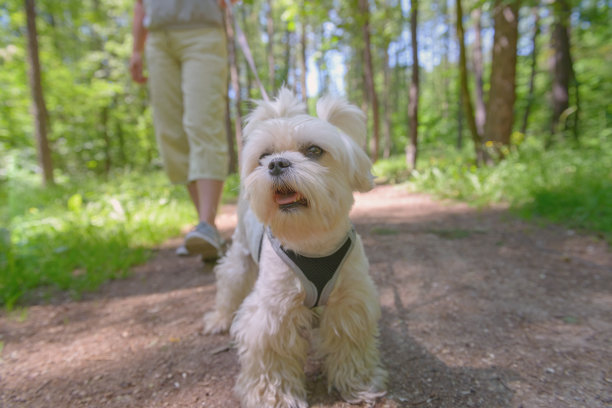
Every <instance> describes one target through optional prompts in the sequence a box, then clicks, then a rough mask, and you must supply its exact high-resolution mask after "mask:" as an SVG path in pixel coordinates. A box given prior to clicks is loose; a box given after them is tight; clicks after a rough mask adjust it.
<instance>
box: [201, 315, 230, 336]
mask: <svg viewBox="0 0 612 408" xmlns="http://www.w3.org/2000/svg"><path fill="white" fill-rule="evenodd" d="M231 324H232V318H231V316H230V317H228V316H224V315H222V314H220V313H219V312H217V311H216V310H215V311H214V312H208V313H206V314H205V315H204V330H203V331H204V334H219V333H225V332H227V331H228V330H229V328H230V325H231Z"/></svg>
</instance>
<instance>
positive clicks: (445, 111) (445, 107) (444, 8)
mask: <svg viewBox="0 0 612 408" xmlns="http://www.w3.org/2000/svg"><path fill="white" fill-rule="evenodd" d="M440 2H441V3H442V5H441V12H442V15H443V16H444V17H443V20H442V21H443V23H444V24H445V25H446V27H447V29H446V30H445V31H444V35H443V43H444V48H443V51H442V52H443V54H442V72H443V84H444V101H443V102H442V116H443V117H444V119H448V117H449V107H450V94H451V92H450V80H449V76H450V75H449V71H450V68H449V65H450V64H449V62H448V54H449V53H450V44H451V36H450V32H451V29H450V27H451V22H450V16H449V13H448V1H447V0H441V1H440Z"/></svg>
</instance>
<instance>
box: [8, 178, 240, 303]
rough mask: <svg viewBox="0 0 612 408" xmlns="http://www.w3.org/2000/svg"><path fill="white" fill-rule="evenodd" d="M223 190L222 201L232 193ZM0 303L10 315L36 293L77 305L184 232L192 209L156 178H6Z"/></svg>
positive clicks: (178, 190)
mask: <svg viewBox="0 0 612 408" xmlns="http://www.w3.org/2000/svg"><path fill="white" fill-rule="evenodd" d="M237 185H238V181H237V178H236V177H231V178H230V179H229V180H228V182H227V183H226V186H225V190H224V199H225V200H228V199H232V198H233V197H235V196H236V194H237V190H238V186H237ZM0 197H2V198H3V200H2V202H3V203H5V204H3V206H2V207H1V208H0V220H2V221H3V222H2V225H8V227H5V228H0V304H2V305H4V306H5V307H6V308H8V309H11V308H12V307H14V306H15V305H16V304H18V303H19V301H21V300H24V297H25V298H27V296H28V294H29V293H31V292H32V291H33V290H34V289H35V288H37V291H38V292H40V293H39V296H40V294H42V295H43V297H44V296H50V295H51V294H52V293H54V292H57V291H58V290H59V291H68V292H70V293H71V294H72V295H73V296H74V297H76V298H78V297H79V296H80V295H81V293H83V292H84V291H90V290H94V289H96V288H97V287H98V286H99V285H100V284H101V283H103V282H105V281H107V280H109V279H116V278H121V277H124V276H126V275H127V274H128V272H129V268H130V267H131V266H133V265H135V264H139V263H142V262H145V261H146V260H147V259H148V258H149V257H150V255H151V249H150V248H151V247H152V246H154V245H156V244H159V243H161V242H163V241H164V240H166V239H168V238H169V237H172V236H177V235H179V234H180V232H181V229H182V228H185V227H187V226H188V225H191V224H192V223H193V220H194V219H195V210H194V208H193V206H192V204H191V202H190V201H189V199H188V195H187V193H186V189H185V188H183V187H181V186H172V185H170V184H169V183H168V181H167V178H166V177H165V175H164V174H163V173H162V172H152V173H149V174H146V175H136V174H130V173H125V174H115V175H113V176H112V177H111V178H110V179H109V181H106V182H103V181H100V180H98V179H95V178H89V179H83V180H79V181H69V180H63V181H60V182H59V183H58V185H57V186H54V187H51V188H42V187H40V186H39V181H38V178H35V177H33V176H32V175H29V174H24V173H21V174H12V175H10V176H9V177H8V180H7V181H5V182H3V183H0Z"/></svg>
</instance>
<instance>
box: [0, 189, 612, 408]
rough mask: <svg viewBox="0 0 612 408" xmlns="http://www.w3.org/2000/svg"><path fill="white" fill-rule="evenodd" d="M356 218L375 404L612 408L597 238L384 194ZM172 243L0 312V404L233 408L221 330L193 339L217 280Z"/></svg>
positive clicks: (317, 380) (609, 288) (494, 212)
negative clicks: (371, 293) (364, 268)
mask: <svg viewBox="0 0 612 408" xmlns="http://www.w3.org/2000/svg"><path fill="white" fill-rule="evenodd" d="M234 210H235V207H234V206H231V205H230V206H224V207H223V209H222V211H221V214H220V217H219V226H220V228H221V230H222V232H223V234H224V235H225V236H230V235H231V231H232V229H233V227H234V225H235V222H236V220H235V216H234ZM352 219H353V220H354V223H355V225H356V228H357V231H358V232H359V234H361V236H362V238H363V241H364V244H365V248H366V253H367V254H368V256H369V260H370V264H371V274H372V276H373V277H374V279H375V281H376V282H377V284H378V287H379V291H380V299H381V304H382V310H383V317H382V320H381V350H382V355H383V361H384V363H385V365H386V367H387V369H388V370H389V372H390V379H389V386H388V389H389V392H388V395H387V397H386V398H384V399H382V400H380V401H378V402H377V403H376V404H375V407H379V408H381V407H449V408H451V407H452V408H459V407H482V408H495V407H516V408H518V407H525V408H534V407H550V408H553V407H554V408H563V407H589V408H593V407H608V406H611V405H612V365H610V361H612V340H611V339H612V253H611V251H610V249H609V247H608V246H607V245H606V244H605V243H604V242H603V241H602V240H600V239H597V238H595V237H592V236H589V235H583V234H580V233H575V232H573V231H568V230H567V229H564V228H561V227H539V226H537V225H535V224H532V223H527V222H525V221H521V220H518V219H516V218H515V217H513V216H511V215H510V214H508V213H507V212H506V211H505V210H504V209H503V208H493V209H486V210H477V209H474V208H471V207H469V206H467V205H465V204H457V203H449V202H440V201H435V200H433V199H432V198H430V197H429V196H427V195H421V194H411V193H407V192H405V190H403V189H402V188H399V187H391V186H379V187H377V188H376V189H374V190H373V191H372V192H370V193H367V194H360V195H358V196H357V202H356V205H355V208H354V210H353V213H352ZM179 243H180V240H179V239H176V240H173V241H171V242H168V243H167V244H165V245H164V246H162V247H161V248H159V250H158V251H157V253H156V254H155V257H154V258H153V259H152V260H151V261H150V262H149V263H147V264H145V265H141V266H139V267H136V268H134V270H133V273H132V275H131V277H129V278H128V279H125V280H117V281H113V282H110V283H108V284H106V285H104V286H103V287H102V288H101V289H100V290H99V291H97V292H95V293H91V294H87V295H85V296H84V298H83V299H81V300H79V301H73V300H70V299H56V300H55V301H53V302H51V303H50V304H49V303H48V304H42V303H41V304H38V305H31V306H29V307H28V308H27V309H23V310H22V311H14V312H11V313H8V314H7V313H6V312H1V313H0V336H1V337H0V341H1V342H2V343H3V345H4V346H3V349H2V351H1V355H0V357H1V359H0V407H3V408H4V407H6V408H9V407H10V408H13V407H28V408H35V407H52V408H64V407H121V408H124V407H146V408H149V407H151V408H154V407H223V408H233V407H238V402H237V400H236V399H235V398H234V396H233V394H232V387H233V385H234V379H235V377H236V374H237V372H238V362H237V358H236V352H235V350H233V349H228V347H227V346H228V345H229V337H228V336H226V335H216V336H210V337H208V336H203V335H202V334H201V329H202V315H203V314H204V312H206V311H208V310H210V309H211V308H212V305H213V300H214V293H215V285H214V276H213V274H212V273H211V268H210V267H209V266H203V265H202V263H201V262H200V261H199V260H198V259H197V258H178V257H176V256H175V255H174V248H175V247H176V245H178V244H179ZM307 374H308V375H307V380H308V381H307V386H308V389H309V401H310V402H311V406H312V407H326V408H327V407H335V408H340V407H347V408H348V407H350V405H349V404H346V403H344V402H342V401H341V400H340V399H339V396H338V395H337V394H336V393H333V392H332V393H331V394H329V395H328V394H327V392H326V386H325V379H324V378H323V377H322V375H321V374H320V372H319V370H318V366H317V364H316V363H313V362H311V363H310V364H309V365H308V367H307ZM362 406H364V407H365V406H366V405H365V404H364V405H362Z"/></svg>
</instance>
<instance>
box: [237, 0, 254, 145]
mask: <svg viewBox="0 0 612 408" xmlns="http://www.w3.org/2000/svg"><path fill="white" fill-rule="evenodd" d="M246 16H247V13H246V10H245V7H240V17H241V20H242V32H243V33H244V35H245V36H246V37H247V38H250V35H249V32H248V31H247V29H248V24H247V18H246ZM234 44H236V43H235V42H234ZM235 48H236V46H235V45H234V50H235ZM234 55H236V52H235V51H234ZM244 62H245V67H244V73H245V76H246V99H247V100H249V101H250V100H252V99H253V96H252V92H253V73H252V72H251V70H250V69H249V64H248V63H247V62H246V61H244ZM237 67H238V57H237V56H236V68H237ZM238 78H240V77H238ZM237 123H238V122H237ZM240 146H242V142H241V143H240V144H239V145H238V154H240Z"/></svg>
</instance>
